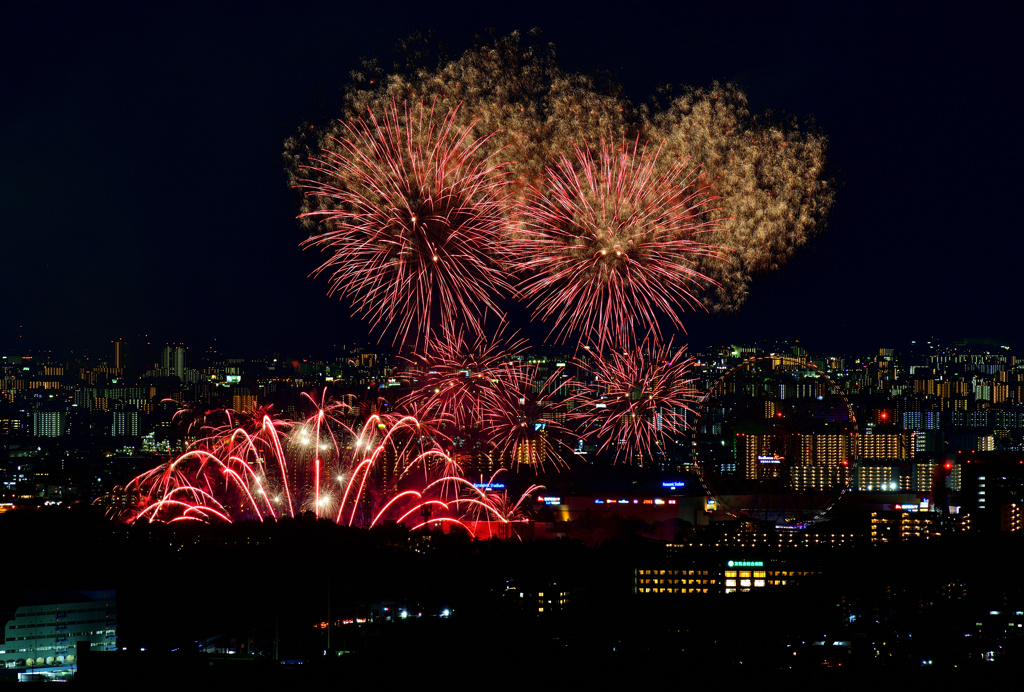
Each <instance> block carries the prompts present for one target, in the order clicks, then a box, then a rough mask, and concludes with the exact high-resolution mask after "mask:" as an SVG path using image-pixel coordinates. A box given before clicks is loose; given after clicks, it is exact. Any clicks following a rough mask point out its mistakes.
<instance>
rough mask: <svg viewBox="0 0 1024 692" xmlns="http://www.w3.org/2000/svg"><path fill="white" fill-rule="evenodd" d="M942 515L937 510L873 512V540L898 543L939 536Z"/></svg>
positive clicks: (873, 541)
mask: <svg viewBox="0 0 1024 692" xmlns="http://www.w3.org/2000/svg"><path fill="white" fill-rule="evenodd" d="M939 520H940V517H939V515H938V514H937V513H935V512H916V511H914V512H911V511H905V510H896V511H892V512H872V513H871V542H872V543H898V542H901V541H910V540H916V539H921V538H937V537H938V536H939V535H940V524H939Z"/></svg>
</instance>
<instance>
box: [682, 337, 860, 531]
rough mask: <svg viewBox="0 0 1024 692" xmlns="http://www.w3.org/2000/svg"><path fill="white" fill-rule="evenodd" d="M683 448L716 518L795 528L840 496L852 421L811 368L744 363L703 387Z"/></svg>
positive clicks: (851, 457)
mask: <svg viewBox="0 0 1024 692" xmlns="http://www.w3.org/2000/svg"><path fill="white" fill-rule="evenodd" d="M693 446H694V449H693V456H694V459H695V461H696V464H697V469H698V472H699V475H700V478H701V481H702V483H703V484H704V489H705V491H706V492H707V494H708V496H709V509H712V511H713V513H715V514H717V515H718V517H719V518H721V519H729V518H732V519H750V520H756V521H771V522H774V523H775V524H776V525H778V526H791V527H800V526H805V525H807V524H809V523H811V522H813V521H814V520H815V519H817V518H819V517H821V516H822V515H823V514H824V513H825V512H826V511H828V510H829V509H830V508H831V507H832V506H833V505H834V504H835V502H836V501H837V500H838V499H839V497H840V496H841V495H842V494H843V493H844V492H845V491H846V490H847V488H849V485H850V481H851V480H852V479H853V477H854V472H855V469H856V466H857V455H856V452H857V421H856V418H855V416H854V413H853V409H852V408H851V407H850V404H849V401H848V400H847V398H846V396H845V394H844V393H843V391H842V389H841V388H840V387H839V386H838V385H836V383H835V382H833V381H832V379H831V378H829V377H828V376H827V375H826V374H825V373H823V372H821V371H820V370H819V369H818V368H817V367H816V366H814V365H813V364H812V363H810V362H808V361H806V360H804V359H801V358H793V357H789V356H777V355H772V356H763V357H754V358H750V359H748V360H745V361H743V362H742V363H740V364H739V365H737V366H735V367H733V368H731V369H730V370H728V371H727V372H726V373H725V374H724V375H722V376H721V377H720V378H719V379H718V380H717V381H715V382H714V384H712V385H711V386H710V387H709V389H708V392H707V394H706V395H705V396H704V397H703V399H702V400H701V402H700V405H699V407H698V409H697V421H696V425H695V433H694V436H693Z"/></svg>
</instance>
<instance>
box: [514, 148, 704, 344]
mask: <svg viewBox="0 0 1024 692" xmlns="http://www.w3.org/2000/svg"><path fill="white" fill-rule="evenodd" d="M658 153H659V152H658V151H657V150H656V151H649V150H648V149H646V148H640V147H639V146H638V145H637V144H634V145H632V146H630V145H629V144H627V143H626V142H623V143H622V145H621V146H617V147H612V146H609V145H608V143H607V142H604V141H602V143H601V146H600V149H599V151H598V153H597V154H596V155H595V154H594V153H593V152H591V150H590V149H588V148H585V147H577V148H576V152H575V156H574V158H573V159H570V158H568V157H566V156H561V157H560V158H559V159H558V160H557V161H556V163H555V166H554V167H552V168H549V169H548V171H547V180H546V182H545V184H544V187H543V188H542V189H539V190H538V189H534V190H532V191H531V195H530V197H529V199H528V200H527V203H526V204H525V205H524V207H523V209H524V211H523V217H524V219H523V224H522V228H521V229H520V231H519V232H518V234H517V235H516V237H515V238H514V241H513V243H512V246H511V249H512V251H513V255H514V257H515V259H514V261H513V267H514V268H515V269H516V270H517V271H518V272H521V273H522V274H523V275H524V276H525V278H524V280H523V281H522V283H521V285H520V287H519V288H520V292H521V293H522V295H523V296H525V297H526V298H527V299H529V300H530V301H531V302H532V303H533V305H535V306H536V310H537V315H539V316H540V317H541V318H542V319H545V320H547V319H551V320H553V321H554V327H553V334H554V335H555V337H556V340H558V341H565V340H567V339H568V337H569V336H570V334H579V335H581V336H582V338H583V339H585V340H588V341H590V342H592V343H595V344H596V345H597V346H598V347H599V348H603V347H604V346H606V345H615V346H619V347H622V346H623V345H624V344H626V343H631V342H634V341H635V337H636V334H637V332H639V333H641V334H646V333H648V332H653V333H655V334H658V333H660V331H659V325H658V319H659V317H660V316H664V317H667V318H668V319H669V320H671V322H672V323H673V324H674V325H675V326H677V327H680V328H681V327H682V326H683V323H682V317H681V313H682V312H683V311H684V309H685V308H687V307H693V306H697V305H700V303H699V301H698V300H697V299H696V298H695V297H694V295H693V291H695V290H699V289H701V288H702V287H703V286H704V285H706V284H707V283H709V279H707V277H705V276H704V275H703V274H701V273H699V272H698V271H696V270H695V269H694V262H695V260H696V259H697V258H698V257H704V256H711V257H721V255H722V253H721V252H720V251H719V249H718V248H716V247H713V246H711V245H707V244H705V243H702V242H700V241H699V240H698V237H699V236H700V234H701V233H703V232H706V231H710V230H711V229H713V228H716V225H715V223H714V222H713V221H712V220H710V219H709V216H710V215H711V211H712V210H711V209H710V206H709V205H710V200H709V199H708V197H707V196H706V195H705V192H704V189H703V188H702V187H700V185H699V184H698V179H699V176H698V173H697V171H696V170H692V169H688V168H687V165H686V161H677V162H675V163H673V164H671V165H670V166H668V167H667V168H664V169H662V170H661V172H659V169H658V168H656V165H655V164H656V163H657V159H658Z"/></svg>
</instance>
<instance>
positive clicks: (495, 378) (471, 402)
mask: <svg viewBox="0 0 1024 692" xmlns="http://www.w3.org/2000/svg"><path fill="white" fill-rule="evenodd" d="M503 330H504V328H503V327H502V328H499V330H498V332H497V334H496V335H495V336H494V337H493V338H491V339H487V338H484V337H483V336H477V338H476V339H475V340H473V341H470V340H467V339H466V338H465V336H464V334H463V333H462V332H459V333H457V334H451V333H447V334H445V335H444V336H443V338H440V339H435V340H433V341H431V342H430V343H429V344H427V346H426V347H425V348H424V349H423V350H422V351H421V352H419V353H416V354H413V355H412V356H411V357H410V358H408V359H407V361H408V368H407V370H406V372H405V375H404V376H405V378H406V379H407V380H408V381H409V383H410V385H411V386H412V387H413V388H414V389H413V391H412V393H410V394H409V395H408V396H406V397H404V398H403V399H402V400H401V401H400V402H399V406H402V407H405V408H406V409H408V410H412V411H415V412H416V415H418V416H420V417H425V418H428V419H430V420H434V421H438V422H446V423H451V424H453V425H454V427H455V428H456V429H460V430H468V429H479V428H480V427H481V425H482V422H483V418H484V412H485V411H486V409H487V407H488V403H489V402H490V401H492V400H493V398H494V397H495V396H496V393H497V391H496V390H497V386H498V383H500V381H501V377H502V375H503V374H504V373H505V372H506V371H505V368H504V366H505V364H506V363H508V361H509V360H511V359H512V358H513V357H514V356H516V355H518V354H520V353H522V352H523V351H524V350H525V348H526V340H525V339H516V338H512V339H508V340H506V339H504V338H503V337H502V332H503Z"/></svg>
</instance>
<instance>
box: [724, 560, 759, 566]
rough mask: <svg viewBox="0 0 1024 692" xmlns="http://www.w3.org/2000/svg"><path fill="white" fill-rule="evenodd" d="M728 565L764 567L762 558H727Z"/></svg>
mask: <svg viewBox="0 0 1024 692" xmlns="http://www.w3.org/2000/svg"><path fill="white" fill-rule="evenodd" d="M726 564H728V565H729V566H730V567H764V560H729V562H728V563H726Z"/></svg>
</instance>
